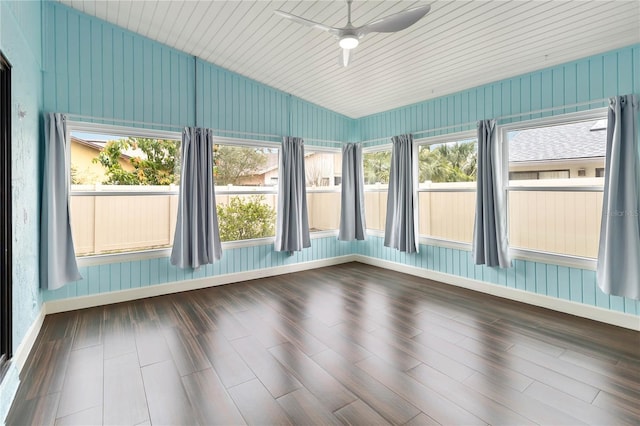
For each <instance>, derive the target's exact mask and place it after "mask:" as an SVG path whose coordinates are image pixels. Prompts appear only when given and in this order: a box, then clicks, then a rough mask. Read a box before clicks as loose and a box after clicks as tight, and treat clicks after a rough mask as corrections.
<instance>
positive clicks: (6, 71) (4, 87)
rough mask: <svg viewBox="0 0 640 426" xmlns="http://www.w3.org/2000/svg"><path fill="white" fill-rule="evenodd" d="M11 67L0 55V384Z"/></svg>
mask: <svg viewBox="0 0 640 426" xmlns="http://www.w3.org/2000/svg"><path fill="white" fill-rule="evenodd" d="M11 203H12V200H11V66H10V65H9V62H8V61H7V60H6V59H5V57H4V56H3V55H2V53H0V248H1V251H0V382H1V381H2V378H3V377H4V373H5V372H6V367H7V365H8V363H7V361H8V360H9V359H10V358H11V350H12V349H11V332H12V327H11V321H12V314H11V308H12V299H11V289H12V286H13V280H12V274H13V273H12V268H11V264H12V244H11V243H12V236H11V234H12V232H11V230H12V225H11V214H12V213H11Z"/></svg>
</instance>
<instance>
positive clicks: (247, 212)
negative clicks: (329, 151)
mask: <svg viewBox="0 0 640 426" xmlns="http://www.w3.org/2000/svg"><path fill="white" fill-rule="evenodd" d="M277 147H278V145H277V144H269V143H267V142H265V143H261V144H259V145H257V144H254V143H253V142H250V141H234V140H225V142H224V144H217V145H215V147H214V157H213V158H214V164H215V166H214V178H215V179H214V183H215V190H216V203H217V210H218V225H219V229H220V239H221V240H222V242H229V241H241V240H251V239H256V238H269V237H274V236H275V234H276V231H275V225H276V211H277V210H276V209H277V203H278V172H279V169H278V161H279V160H278V152H279V151H278V148H277Z"/></svg>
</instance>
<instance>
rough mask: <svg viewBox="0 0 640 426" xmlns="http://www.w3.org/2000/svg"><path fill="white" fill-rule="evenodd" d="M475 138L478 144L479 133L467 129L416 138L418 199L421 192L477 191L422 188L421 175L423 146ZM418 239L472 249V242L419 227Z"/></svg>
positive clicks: (416, 191) (415, 160)
mask: <svg viewBox="0 0 640 426" xmlns="http://www.w3.org/2000/svg"><path fill="white" fill-rule="evenodd" d="M468 139H474V140H476V145H477V143H478V141H477V139H478V133H477V132H476V131H475V130H465V131H462V132H455V133H445V134H442V135H437V136H430V137H426V138H420V139H414V141H413V166H412V167H413V170H414V176H415V183H416V185H414V186H415V188H416V189H415V191H414V197H415V199H416V201H418V200H419V199H420V198H419V197H420V193H421V192H476V191H477V189H470V188H464V189H463V188H461V189H444V188H441V189H440V188H422V189H420V182H419V180H418V176H419V170H420V169H419V154H420V147H421V146H431V145H439V144H445V143H452V142H461V141H463V140H468ZM417 211H418V216H419V215H420V203H419V202H418V210H417ZM418 239H419V241H420V243H421V244H427V245H432V246H438V247H444V248H452V249H457V250H471V246H472V244H471V243H465V242H463V241H455V240H448V239H445V238H436V237H432V236H428V235H424V234H420V230H419V229H418Z"/></svg>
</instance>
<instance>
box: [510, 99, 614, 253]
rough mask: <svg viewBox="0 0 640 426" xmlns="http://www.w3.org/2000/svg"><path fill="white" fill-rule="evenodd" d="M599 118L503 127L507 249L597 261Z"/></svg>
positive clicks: (602, 128) (602, 135)
mask: <svg viewBox="0 0 640 426" xmlns="http://www.w3.org/2000/svg"><path fill="white" fill-rule="evenodd" d="M602 115H603V113H601V112H599V111H595V112H587V113H580V114H576V115H572V116H567V117H561V118H558V117H554V118H553V119H548V120H547V121H544V120H543V121H537V122H532V123H533V124H530V125H527V124H524V125H523V124H522V123H520V124H515V125H507V126H504V127H503V131H502V138H503V143H504V144H505V148H506V151H505V152H506V153H507V154H506V155H505V157H506V158H507V159H508V172H509V182H508V205H509V206H508V217H509V245H510V246H511V247H512V248H517V249H524V250H531V251H538V252H545V253H552V254H561V255H567V256H575V257H585V258H595V257H596V256H597V251H598V238H599V231H600V219H601V218H600V213H601V211H602V194H603V183H604V179H603V178H602V177H601V176H602V172H601V170H602V169H603V167H604V160H605V148H606V146H605V145H606V120H604V122H603V120H602V119H601V116H602ZM560 120H561V121H560Z"/></svg>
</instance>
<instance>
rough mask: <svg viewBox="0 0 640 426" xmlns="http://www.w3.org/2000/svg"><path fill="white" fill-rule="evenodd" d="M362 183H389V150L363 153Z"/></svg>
mask: <svg viewBox="0 0 640 426" xmlns="http://www.w3.org/2000/svg"><path fill="white" fill-rule="evenodd" d="M362 163H363V164H362V166H363V169H364V183H366V184H374V183H378V182H380V183H389V171H390V170H391V151H380V152H369V153H366V154H364V155H363V160H362Z"/></svg>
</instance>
